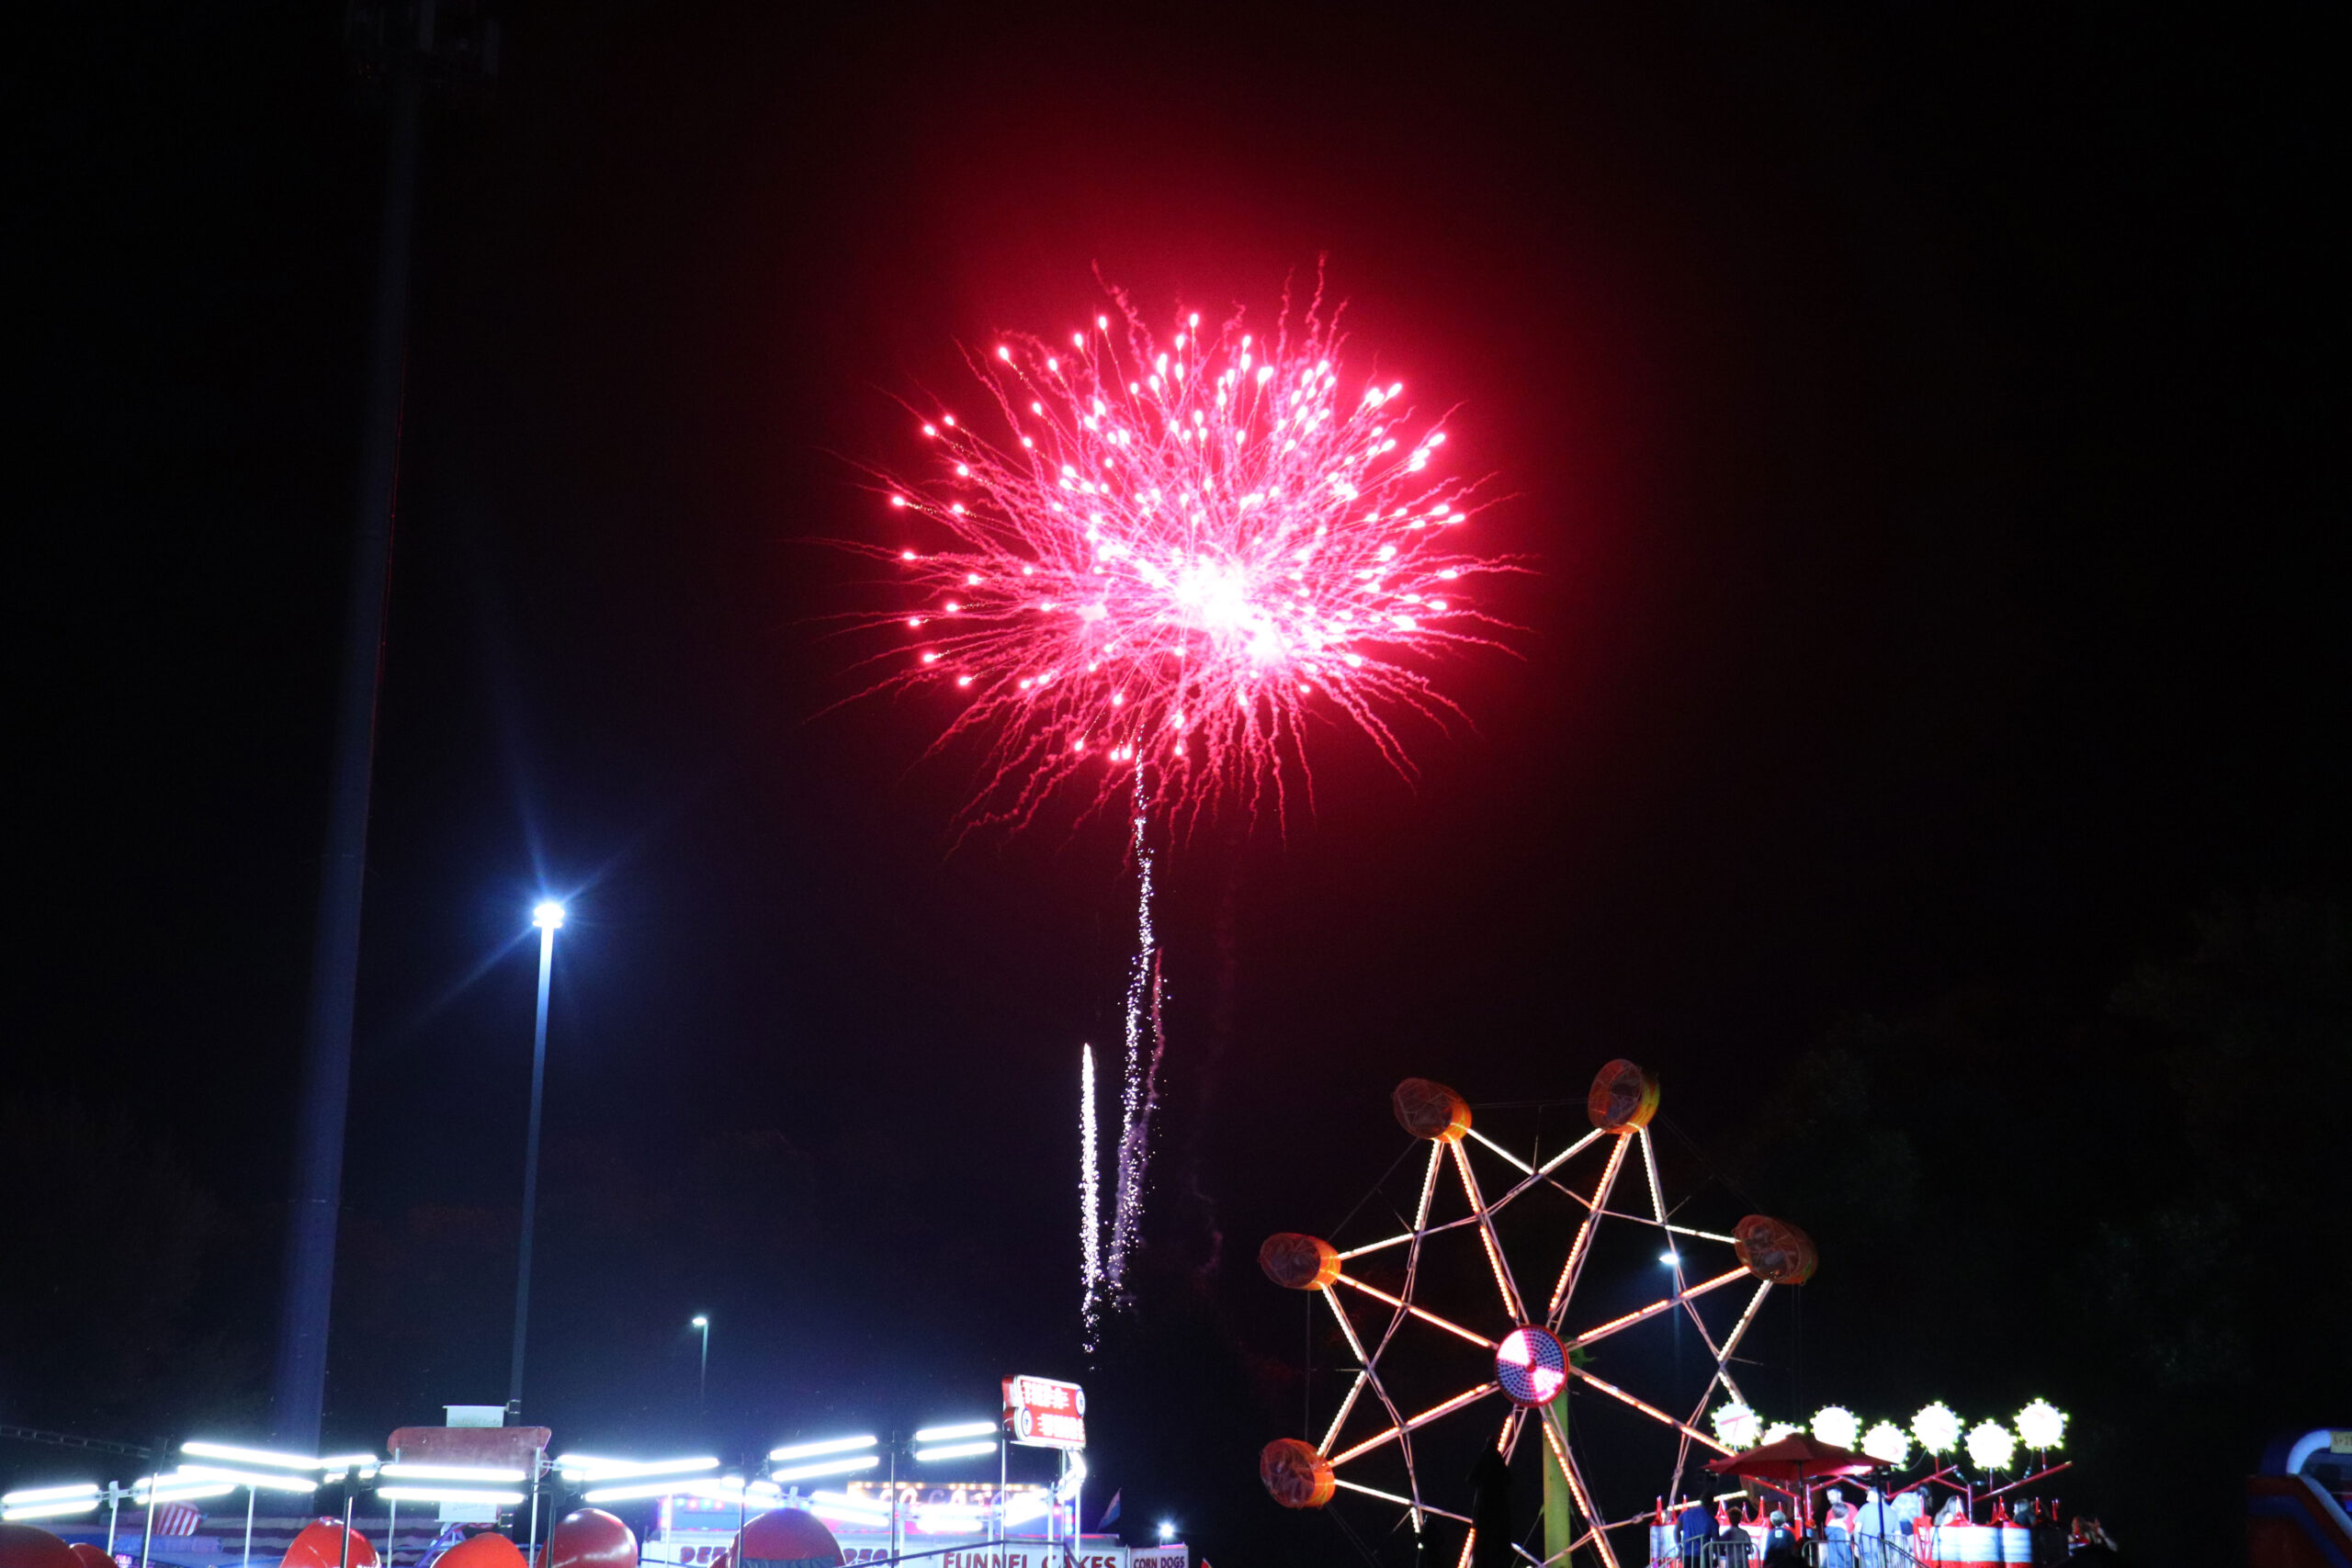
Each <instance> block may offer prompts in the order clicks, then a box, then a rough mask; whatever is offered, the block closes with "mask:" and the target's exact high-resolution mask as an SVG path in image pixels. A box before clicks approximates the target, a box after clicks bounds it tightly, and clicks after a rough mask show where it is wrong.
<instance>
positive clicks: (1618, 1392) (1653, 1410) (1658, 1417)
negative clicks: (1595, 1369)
mask: <svg viewBox="0 0 2352 1568" xmlns="http://www.w3.org/2000/svg"><path fill="white" fill-rule="evenodd" d="M1568 1371H1570V1372H1572V1373H1574V1374H1575V1375H1576V1376H1577V1378H1578V1379H1580V1380H1582V1381H1583V1382H1589V1383H1590V1384H1591V1385H1592V1386H1593V1387H1595V1388H1597V1389H1599V1390H1600V1392H1601V1393H1605V1394H1608V1395H1609V1396H1610V1397H1611V1398H1612V1399H1618V1400H1623V1402H1624V1403H1625V1404H1629V1405H1631V1406H1633V1407H1634V1409H1636V1410H1638V1411H1640V1412H1641V1413H1642V1414H1643V1415H1645V1416H1648V1417H1649V1418H1650V1419H1651V1420H1653V1421H1658V1422H1663V1423H1664V1424H1665V1425H1667V1426H1668V1427H1673V1428H1674V1429H1675V1430H1676V1431H1678V1432H1680V1433H1681V1434H1682V1435H1683V1436H1685V1437H1687V1438H1692V1439H1694V1440H1696V1441H1698V1442H1702V1443H1704V1444H1706V1445H1707V1446H1708V1447H1709V1448H1711V1449H1713V1450H1715V1451H1716V1452H1717V1453H1719V1454H1727V1453H1730V1452H1731V1451H1732V1450H1730V1449H1727V1448H1725V1447H1724V1445H1723V1444H1721V1443H1719V1442H1717V1441H1716V1440H1715V1439H1714V1438H1711V1437H1709V1436H1707V1434H1706V1433H1704V1432H1702V1431H1701V1430H1699V1428H1698V1427H1693V1426H1691V1425H1690V1424H1689V1423H1688V1422H1685V1421H1678V1420H1676V1419H1675V1418H1674V1417H1673V1416H1668V1414H1667V1413H1666V1412H1665V1411H1663V1410H1660V1409H1659V1408H1658V1407H1657V1405H1655V1404H1651V1403H1650V1402H1649V1401H1648V1400H1646V1399H1643V1398H1640V1397H1638V1396H1636V1395H1634V1394H1630V1393H1626V1392H1625V1391H1624V1390H1623V1389H1622V1388H1619V1387H1618V1386H1617V1385H1616V1384H1615V1383H1613V1382H1608V1381H1606V1380H1605V1379H1601V1378H1597V1377H1594V1376H1593V1375H1592V1374H1591V1373H1590V1372H1589V1371H1585V1370H1584V1369H1583V1368H1582V1367H1578V1366H1571V1367H1569V1368H1568Z"/></svg>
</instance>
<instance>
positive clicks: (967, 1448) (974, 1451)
mask: <svg viewBox="0 0 2352 1568" xmlns="http://www.w3.org/2000/svg"><path fill="white" fill-rule="evenodd" d="M994 1452H996V1441H995V1439H994V1438H990V1439H989V1441H987V1442H985V1443H942V1444H940V1445H939V1446H938V1447H936V1448H929V1449H917V1450H915V1462H916V1463H918V1464H938V1463H941V1462H942V1461H946V1460H951V1459H977V1458H978V1457H979V1456H980V1455H981V1454H992V1453H994Z"/></svg>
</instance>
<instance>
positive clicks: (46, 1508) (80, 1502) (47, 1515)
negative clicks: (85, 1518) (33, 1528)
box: [0, 1497, 99, 1523]
mask: <svg viewBox="0 0 2352 1568" xmlns="http://www.w3.org/2000/svg"><path fill="white" fill-rule="evenodd" d="M98 1503H99V1499H98V1498H96V1497H82V1498H78V1499H67V1500H64V1501H61V1502H56V1503H12V1504H8V1505H6V1506H0V1520H6V1521H8V1522H10V1523H14V1522H15V1521H17V1520H18V1519H60V1518H63V1517H66V1516H67V1515H70V1514H88V1513H95V1512H96V1510H97V1506H98Z"/></svg>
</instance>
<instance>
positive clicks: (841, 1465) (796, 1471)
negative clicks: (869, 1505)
mask: <svg viewBox="0 0 2352 1568" xmlns="http://www.w3.org/2000/svg"><path fill="white" fill-rule="evenodd" d="M881 1462H882V1456H881V1455H880V1454H856V1455H854V1456H852V1457H850V1458H847V1459H828V1460H819V1461H817V1462H815V1463H814V1464H796V1465H793V1466H792V1467H790V1468H789V1469H786V1470H771V1471H769V1472H768V1479H769V1480H771V1481H806V1480H808V1479H809V1478H810V1477H811V1476H818V1475H848V1474H850V1473H852V1472H856V1471H861V1470H872V1469H873V1468H874V1467H875V1466H876V1465H877V1464H880V1463H881Z"/></svg>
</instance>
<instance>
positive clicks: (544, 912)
mask: <svg viewBox="0 0 2352 1568" xmlns="http://www.w3.org/2000/svg"><path fill="white" fill-rule="evenodd" d="M531 923H532V924H533V925H535V926H537V927H538V928H539V1010H538V1022H537V1027H536V1028H535V1029H533V1031H532V1032H531V1130H530V1134H529V1136H528V1137H527V1138H526V1140H525V1141H524V1145H523V1247H522V1255H521V1258H519V1260H518V1264H517V1267H516V1269H515V1359H514V1363H513V1369H514V1370H513V1371H511V1372H510V1373H509V1374H508V1376H507V1380H506V1412H507V1414H508V1415H510V1416H520V1415H522V1413H523V1330H524V1329H525V1327H526V1326H527V1325H529V1323H530V1320H531V1222H532V1221H533V1220H534V1219H536V1218H537V1216H538V1212H539V1103H540V1100H542V1098H543V1097H544V1095H545V1091H546V1088H547V1077H548V977H549V976H551V975H553V974H554V973H555V933H556V932H557V931H559V930H560V929H561V927H562V925H563V906H562V905H560V904H559V903H557V902H556V901H555V900H554V899H552V898H550V899H548V900H546V901H544V902H542V903H541V904H540V905H539V906H538V907H537V908H535V909H533V910H532V911H531Z"/></svg>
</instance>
